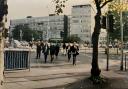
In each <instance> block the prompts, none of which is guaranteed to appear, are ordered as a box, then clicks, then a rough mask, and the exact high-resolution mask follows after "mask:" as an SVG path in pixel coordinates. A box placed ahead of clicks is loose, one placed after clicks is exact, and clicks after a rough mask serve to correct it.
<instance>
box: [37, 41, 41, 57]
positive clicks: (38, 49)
mask: <svg viewBox="0 0 128 89" xmlns="http://www.w3.org/2000/svg"><path fill="white" fill-rule="evenodd" d="M41 49H42V48H41V45H40V41H38V42H37V44H36V58H37V59H38V58H39V59H40V54H41Z"/></svg>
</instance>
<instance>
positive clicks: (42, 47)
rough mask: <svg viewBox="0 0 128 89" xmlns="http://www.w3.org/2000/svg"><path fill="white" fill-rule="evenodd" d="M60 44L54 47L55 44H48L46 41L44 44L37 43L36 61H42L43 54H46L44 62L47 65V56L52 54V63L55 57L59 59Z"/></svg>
mask: <svg viewBox="0 0 128 89" xmlns="http://www.w3.org/2000/svg"><path fill="white" fill-rule="evenodd" d="M59 49H60V47H59V44H56V45H53V44H50V45H49V44H48V42H47V41H46V42H45V43H44V42H40V41H39V42H37V44H36V52H37V55H36V59H40V56H41V52H42V53H43V54H44V62H45V63H47V56H48V55H49V53H50V56H51V63H52V62H53V60H54V55H55V56H56V58H57V57H58V53H59Z"/></svg>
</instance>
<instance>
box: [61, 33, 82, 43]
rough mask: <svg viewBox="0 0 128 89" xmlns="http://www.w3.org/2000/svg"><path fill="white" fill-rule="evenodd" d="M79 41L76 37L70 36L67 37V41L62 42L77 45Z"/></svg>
mask: <svg viewBox="0 0 128 89" xmlns="http://www.w3.org/2000/svg"><path fill="white" fill-rule="evenodd" d="M80 41H81V39H80V38H79V37H78V36H75V35H71V36H69V37H67V39H64V42H67V43H68V42H71V43H73V42H77V43H79V42H80Z"/></svg>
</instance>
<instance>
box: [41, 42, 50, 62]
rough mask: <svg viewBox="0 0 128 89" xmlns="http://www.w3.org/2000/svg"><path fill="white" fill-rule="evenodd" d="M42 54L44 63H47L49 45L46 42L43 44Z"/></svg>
mask: <svg viewBox="0 0 128 89" xmlns="http://www.w3.org/2000/svg"><path fill="white" fill-rule="evenodd" d="M42 52H43V53H44V63H47V56H48V55H49V45H48V42H46V43H45V45H44V46H43V51H42Z"/></svg>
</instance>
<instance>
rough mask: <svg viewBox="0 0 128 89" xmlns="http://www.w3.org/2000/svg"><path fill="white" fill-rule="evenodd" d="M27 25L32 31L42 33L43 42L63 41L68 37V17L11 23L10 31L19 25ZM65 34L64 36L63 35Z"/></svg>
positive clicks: (50, 16) (51, 17)
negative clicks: (51, 40) (49, 40)
mask: <svg viewBox="0 0 128 89" xmlns="http://www.w3.org/2000/svg"><path fill="white" fill-rule="evenodd" d="M20 24H21V25H25V24H27V25H28V26H29V27H30V28H31V30H36V31H41V32H42V38H43V40H48V39H62V38H66V37H67V35H68V34H67V31H68V17H67V16H66V15H60V16H57V15H54V14H52V15H49V16H46V17H31V18H25V19H16V20H11V21H10V31H12V30H13V29H14V28H15V26H17V25H20ZM62 33H63V34H62Z"/></svg>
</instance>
